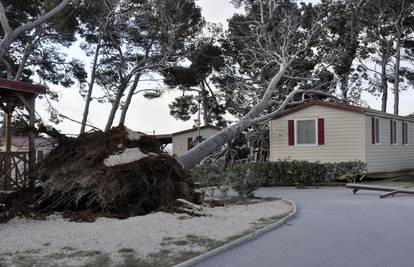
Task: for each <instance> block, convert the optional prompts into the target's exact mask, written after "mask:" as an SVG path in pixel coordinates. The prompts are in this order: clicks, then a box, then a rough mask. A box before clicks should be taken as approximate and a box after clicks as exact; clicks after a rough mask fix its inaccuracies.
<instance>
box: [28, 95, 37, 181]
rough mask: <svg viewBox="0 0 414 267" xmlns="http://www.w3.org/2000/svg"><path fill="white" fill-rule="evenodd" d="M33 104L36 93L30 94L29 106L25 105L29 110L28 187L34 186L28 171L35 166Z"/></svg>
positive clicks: (34, 103)
mask: <svg viewBox="0 0 414 267" xmlns="http://www.w3.org/2000/svg"><path fill="white" fill-rule="evenodd" d="M35 105H36V95H32V96H30V99H29V106H28V107H27V111H28V112H29V175H28V176H27V177H28V178H29V187H30V188H33V187H34V181H33V179H32V178H31V177H30V173H31V172H32V170H33V169H34V167H35V166H36V144H35V133H34V127H35V115H36V114H35Z"/></svg>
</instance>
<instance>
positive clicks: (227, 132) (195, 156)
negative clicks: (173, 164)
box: [179, 117, 253, 170]
mask: <svg viewBox="0 0 414 267" xmlns="http://www.w3.org/2000/svg"><path fill="white" fill-rule="evenodd" d="M252 120H253V119H252V118H249V117H244V118H242V119H240V120H239V121H238V122H237V123H236V124H234V125H232V126H229V127H227V128H225V129H223V130H221V131H220V132H218V133H217V134H215V135H213V136H211V137H210V138H207V139H206V140H205V141H203V142H201V143H200V144H198V145H196V146H195V147H193V148H192V149H191V150H190V151H188V152H187V153H185V154H184V155H183V156H181V157H180V158H179V160H180V162H181V163H182V164H183V167H184V169H185V170H190V169H192V168H193V167H195V166H196V165H197V164H198V163H200V162H201V161H202V160H203V159H204V158H205V157H207V156H208V155H210V154H212V153H213V152H214V151H215V150H216V149H218V148H219V147H221V146H223V145H225V144H227V143H228V142H230V141H231V140H233V139H234V138H236V137H237V136H239V135H240V134H241V132H242V131H243V130H244V129H246V128H248V127H250V126H251V125H253V122H252Z"/></svg>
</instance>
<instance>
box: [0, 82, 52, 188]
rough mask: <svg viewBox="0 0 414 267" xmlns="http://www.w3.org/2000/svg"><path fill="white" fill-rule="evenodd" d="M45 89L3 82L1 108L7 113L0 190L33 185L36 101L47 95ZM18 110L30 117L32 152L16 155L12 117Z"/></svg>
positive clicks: (0, 94) (0, 85) (30, 144)
mask: <svg viewBox="0 0 414 267" xmlns="http://www.w3.org/2000/svg"><path fill="white" fill-rule="evenodd" d="M45 93H46V88H45V87H44V86H39V85H33V84H30V83H26V82H20V81H11V80H6V79H0V108H1V109H2V110H3V112H4V114H5V115H4V143H5V151H2V152H0V188H1V187H2V188H3V189H5V190H11V189H13V187H27V186H30V185H32V184H31V183H30V179H28V173H29V172H30V170H32V169H33V168H34V166H35V164H36V149H35V133H34V131H33V129H34V124H35V112H36V111H35V100H36V97H37V95H38V94H45ZM16 107H23V108H25V109H26V110H27V111H28V113H29V121H28V125H29V130H30V133H29V152H13V151H12V150H11V145H12V144H11V139H12V115H13V112H14V110H15V108H16Z"/></svg>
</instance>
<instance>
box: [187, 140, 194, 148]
mask: <svg viewBox="0 0 414 267" xmlns="http://www.w3.org/2000/svg"><path fill="white" fill-rule="evenodd" d="M192 147H193V138H192V137H188V139H187V150H190V149H191V148H192Z"/></svg>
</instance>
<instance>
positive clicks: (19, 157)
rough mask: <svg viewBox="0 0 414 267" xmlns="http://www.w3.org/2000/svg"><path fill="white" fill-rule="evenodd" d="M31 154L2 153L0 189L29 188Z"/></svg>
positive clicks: (0, 153) (0, 155) (0, 156)
mask: <svg viewBox="0 0 414 267" xmlns="http://www.w3.org/2000/svg"><path fill="white" fill-rule="evenodd" d="M28 170H29V152H0V189H2V190H13V189H24V188H27V187H28V186H29V179H28V177H29V175H28Z"/></svg>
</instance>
